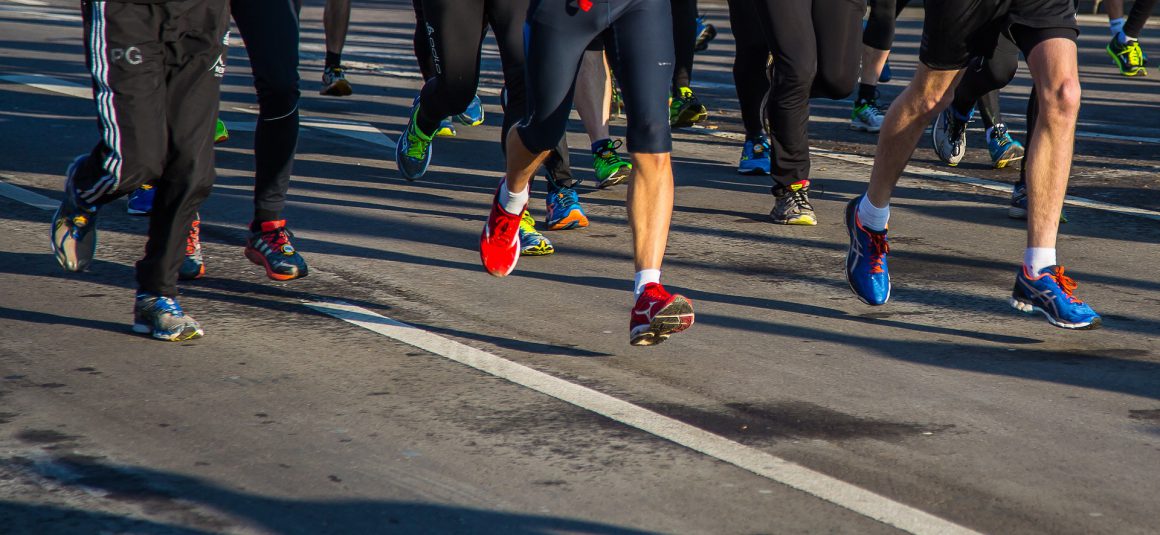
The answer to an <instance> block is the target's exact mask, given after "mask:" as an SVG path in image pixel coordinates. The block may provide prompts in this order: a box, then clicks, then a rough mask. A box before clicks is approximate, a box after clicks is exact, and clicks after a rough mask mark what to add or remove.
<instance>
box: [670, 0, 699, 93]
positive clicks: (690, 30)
mask: <svg viewBox="0 0 1160 535" xmlns="http://www.w3.org/2000/svg"><path fill="white" fill-rule="evenodd" d="M670 1H671V5H672V10H673V51H674V52H675V54H676V62H675V63H674V67H673V87H672V92H673V94H674V95H676V94H678V92H677V91H678V89H679V88H682V87H689V84H691V83H692V81H693V54H694V53H695V52H696V50H695V47H696V44H697V0H670Z"/></svg>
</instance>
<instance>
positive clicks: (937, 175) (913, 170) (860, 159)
mask: <svg viewBox="0 0 1160 535" xmlns="http://www.w3.org/2000/svg"><path fill="white" fill-rule="evenodd" d="M688 131H692V132H696V133H700V134H705V135H710V136H713V137H719V138H725V139H731V140H733V141H740V142H744V141H745V136H744V135H742V134H738V133H735V132H720V131H716V130H709V129H708V128H701V127H696V126H694V127H692V128H690V129H688ZM810 154H813V155H815V156H821V157H823V158H829V159H831V160H840V161H843V162H849V163H856V164H860V165H865V166H873V165H874V158H871V157H869V156H861V155H858V154H848V153H842V152H834V151H831V150H826V149H810ZM906 173H909V174H911V175H915V176H919V177H923V178H933V179H936V180H944V181H947V182H955V183H958V184H967V185H970V186H976V187H980V188H985V189H989V190H993V191H1000V192H1003V193H1010V192H1011V185H1010V184H1007V183H1004V182H997V181H994V180H987V179H985V178H975V177H970V176H966V175H960V174H958V173H952V172H950V171H943V170H941V169H930V168H927V167H918V166H915V165H909V166H907V168H906ZM1064 203H1065V204H1068V205H1071V206H1080V207H1083V208H1092V209H1095V210H1103V211H1105V212H1113V213H1117V214H1124V215H1133V216H1136V217H1143V218H1145V219H1151V220H1153V221H1160V212H1157V211H1154V210H1147V209H1144V208H1134V207H1131V206H1120V205H1118V204H1112V203H1107V202H1103V201H1097V200H1093V199H1088V198H1085V197H1076V196H1074V195H1068V196H1067V197H1065V198H1064Z"/></svg>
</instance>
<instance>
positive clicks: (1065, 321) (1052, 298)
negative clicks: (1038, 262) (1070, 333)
mask: <svg viewBox="0 0 1160 535" xmlns="http://www.w3.org/2000/svg"><path fill="white" fill-rule="evenodd" d="M1077 286H1078V285H1077V284H1076V282H1075V280H1074V279H1072V278H1071V277H1068V276H1066V275H1064V274H1063V266H1048V267H1045V268H1043V269H1041V270H1040V271H1039V273H1038V274H1036V275H1031V274H1030V273H1028V272H1027V267H1026V266H1024V267H1023V268H1022V269H1020V270H1019V274H1018V275H1017V276H1016V277H1015V289H1014V290H1012V292H1011V306H1013V307H1015V308H1016V309H1017V310H1019V311H1021V312H1026V313H1028V314H1031V313H1035V312H1039V313H1041V314H1043V315H1044V316H1046V317H1047V321H1048V322H1050V323H1051V324H1052V325H1055V326H1056V327H1061V328H1064V329H1098V328H1100V322H1101V321H1102V320H1101V318H1100V315H1099V314H1096V311H1094V310H1092V307H1090V306H1088V305H1087V303H1084V302H1083V301H1081V300H1080V299H1079V298H1078V297H1076V296H1075V289H1076V287H1077Z"/></svg>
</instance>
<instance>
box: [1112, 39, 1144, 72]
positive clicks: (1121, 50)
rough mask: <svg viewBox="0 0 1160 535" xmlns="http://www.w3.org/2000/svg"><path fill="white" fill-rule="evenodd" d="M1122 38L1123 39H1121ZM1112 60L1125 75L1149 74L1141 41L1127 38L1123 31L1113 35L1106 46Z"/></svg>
mask: <svg viewBox="0 0 1160 535" xmlns="http://www.w3.org/2000/svg"><path fill="white" fill-rule="evenodd" d="M1121 39H1122V41H1121ZM1106 50H1107V51H1108V55H1109V56H1111V57H1112V62H1113V63H1115V64H1116V67H1118V68H1119V69H1120V74H1122V75H1124V76H1148V71H1147V70H1146V69H1145V68H1144V50H1143V49H1141V48H1140V41H1137V40H1136V39H1127V38H1125V37H1124V36H1123V33H1120V34H1119V35H1116V36H1115V37H1112V40H1111V41H1109V42H1108V46H1107V47H1106Z"/></svg>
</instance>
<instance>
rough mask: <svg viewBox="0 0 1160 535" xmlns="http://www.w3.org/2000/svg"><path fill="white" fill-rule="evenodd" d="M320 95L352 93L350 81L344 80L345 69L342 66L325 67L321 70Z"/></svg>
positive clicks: (345, 94)
mask: <svg viewBox="0 0 1160 535" xmlns="http://www.w3.org/2000/svg"><path fill="white" fill-rule="evenodd" d="M318 93H319V94H321V95H328V96H332V97H346V96H350V95H351V94H353V93H354V88H353V87H351V85H350V82H348V81H346V73H345V69H344V68H343V67H342V66H332V67H327V68H326V69H325V70H323V71H322V90H321V91H319V92H318Z"/></svg>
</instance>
